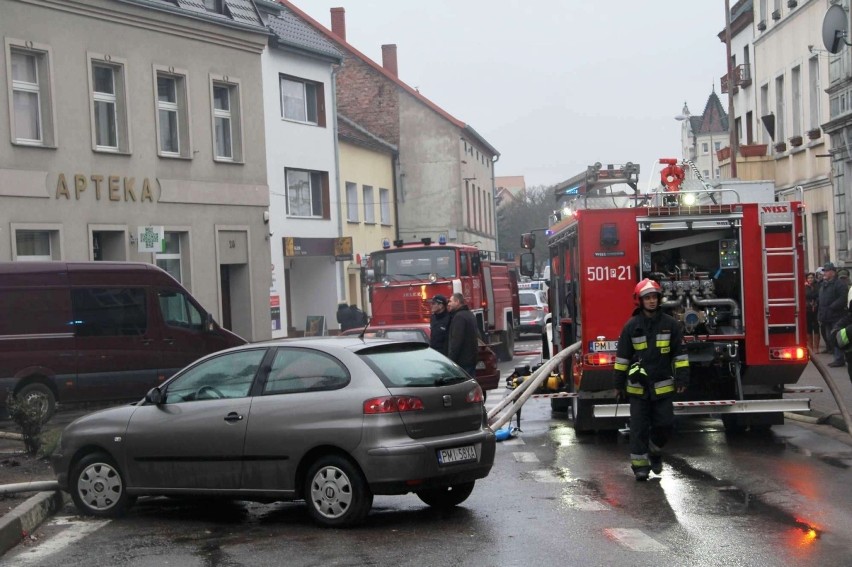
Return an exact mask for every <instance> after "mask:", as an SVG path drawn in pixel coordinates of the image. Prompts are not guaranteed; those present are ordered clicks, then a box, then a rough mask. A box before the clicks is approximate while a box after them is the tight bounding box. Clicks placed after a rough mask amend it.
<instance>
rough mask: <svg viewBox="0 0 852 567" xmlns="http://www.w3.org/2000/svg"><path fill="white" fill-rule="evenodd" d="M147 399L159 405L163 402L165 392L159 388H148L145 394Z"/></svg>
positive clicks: (150, 402)
mask: <svg viewBox="0 0 852 567" xmlns="http://www.w3.org/2000/svg"><path fill="white" fill-rule="evenodd" d="M145 401H146V402H148V403H149V404H154V405H155V406H158V405H160V404H162V403H163V392H161V391H160V389H159V388H151V389H150V390H148V393H147V394H145Z"/></svg>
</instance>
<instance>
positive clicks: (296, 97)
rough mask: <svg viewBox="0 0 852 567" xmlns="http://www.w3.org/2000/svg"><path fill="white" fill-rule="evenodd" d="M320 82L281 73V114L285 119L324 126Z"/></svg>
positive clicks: (322, 96)
mask: <svg viewBox="0 0 852 567" xmlns="http://www.w3.org/2000/svg"><path fill="white" fill-rule="evenodd" d="M324 91H325V89H324V88H323V85H322V83H314V82H311V81H305V80H303V79H298V78H296V77H288V76H285V75H281V116H282V118H285V119H287V120H295V121H297V122H305V123H307V124H316V125H317V126H325V104H324V97H325V94H324Z"/></svg>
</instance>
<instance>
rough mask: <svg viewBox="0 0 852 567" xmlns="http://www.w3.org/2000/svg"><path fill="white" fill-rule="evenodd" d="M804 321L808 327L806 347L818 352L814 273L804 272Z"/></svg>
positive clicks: (816, 289) (817, 311)
mask: <svg viewBox="0 0 852 567" xmlns="http://www.w3.org/2000/svg"><path fill="white" fill-rule="evenodd" d="M805 302H806V307H805V321H806V323H807V329H808V331H807V332H808V348H810V349H811V352H812V353H813V354H816V353H818V352H819V343H820V340H819V334H820V333H819V284H818V283H817V281H816V274H814V273H813V272H808V273H807V274H805Z"/></svg>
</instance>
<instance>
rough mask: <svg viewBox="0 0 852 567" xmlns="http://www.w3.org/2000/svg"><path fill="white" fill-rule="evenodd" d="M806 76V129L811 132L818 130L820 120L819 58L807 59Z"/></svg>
mask: <svg viewBox="0 0 852 567" xmlns="http://www.w3.org/2000/svg"><path fill="white" fill-rule="evenodd" d="M808 75H809V76H810V80H809V81H808V105H809V107H810V108H809V109H808V111H809V112H808V118H809V120H808V127H809V128H810V129H811V130H816V129H817V128H819V125H820V119H819V103H820V94H821V93H822V90H821V89H820V86H819V85H820V76H819V57H818V56H816V55H815V56H814V57H811V58H810V59H808Z"/></svg>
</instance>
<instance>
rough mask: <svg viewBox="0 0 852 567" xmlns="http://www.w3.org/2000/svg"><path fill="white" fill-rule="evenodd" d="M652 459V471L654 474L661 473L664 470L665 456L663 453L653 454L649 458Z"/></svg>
mask: <svg viewBox="0 0 852 567" xmlns="http://www.w3.org/2000/svg"><path fill="white" fill-rule="evenodd" d="M649 460H650V461H651V472H653V473H654V474H660V473H661V472H663V456H662V455H651V458H650V459H649Z"/></svg>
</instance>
